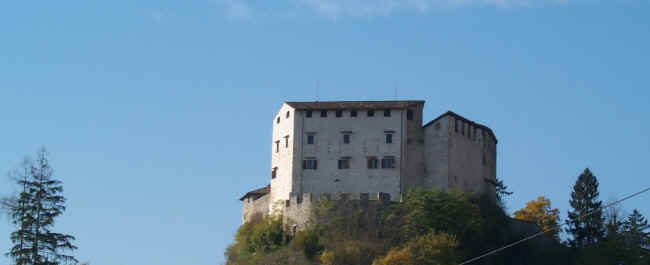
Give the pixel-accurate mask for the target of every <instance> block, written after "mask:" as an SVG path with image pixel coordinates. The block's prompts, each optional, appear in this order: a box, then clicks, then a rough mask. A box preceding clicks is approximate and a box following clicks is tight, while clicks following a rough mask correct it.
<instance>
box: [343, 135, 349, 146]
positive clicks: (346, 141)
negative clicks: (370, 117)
mask: <svg viewBox="0 0 650 265" xmlns="http://www.w3.org/2000/svg"><path fill="white" fill-rule="evenodd" d="M343 143H344V144H349V143H350V135H349V134H344V135H343Z"/></svg>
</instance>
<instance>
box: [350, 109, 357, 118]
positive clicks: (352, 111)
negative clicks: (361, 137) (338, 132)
mask: <svg viewBox="0 0 650 265" xmlns="http://www.w3.org/2000/svg"><path fill="white" fill-rule="evenodd" d="M356 116H357V110H355V109H353V110H351V111H350V117H356Z"/></svg>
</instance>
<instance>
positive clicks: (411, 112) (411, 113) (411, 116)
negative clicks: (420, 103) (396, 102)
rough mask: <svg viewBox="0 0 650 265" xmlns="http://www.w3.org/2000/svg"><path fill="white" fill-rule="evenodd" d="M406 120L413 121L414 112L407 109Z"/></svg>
mask: <svg viewBox="0 0 650 265" xmlns="http://www.w3.org/2000/svg"><path fill="white" fill-rule="evenodd" d="M406 119H407V120H409V121H412V120H413V110H410V109H407V110H406Z"/></svg>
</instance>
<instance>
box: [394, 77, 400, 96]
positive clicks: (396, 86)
mask: <svg viewBox="0 0 650 265" xmlns="http://www.w3.org/2000/svg"><path fill="white" fill-rule="evenodd" d="M398 87H399V83H398V82H397V80H395V87H394V88H395V100H397V88H398Z"/></svg>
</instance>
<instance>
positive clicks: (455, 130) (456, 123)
mask: <svg viewBox="0 0 650 265" xmlns="http://www.w3.org/2000/svg"><path fill="white" fill-rule="evenodd" d="M454 132H458V120H456V121H455V124H454Z"/></svg>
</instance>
